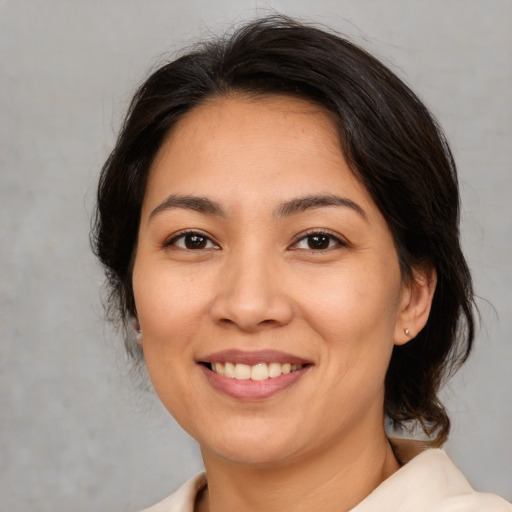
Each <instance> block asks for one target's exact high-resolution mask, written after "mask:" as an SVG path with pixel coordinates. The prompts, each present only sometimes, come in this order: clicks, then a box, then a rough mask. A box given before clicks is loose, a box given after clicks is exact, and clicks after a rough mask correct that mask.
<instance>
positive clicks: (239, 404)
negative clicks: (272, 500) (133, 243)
mask: <svg viewBox="0 0 512 512" xmlns="http://www.w3.org/2000/svg"><path fill="white" fill-rule="evenodd" d="M406 288H407V287H406V286H404V285H403V283H402V279H401V275H400V269H399V265H398V258H397V253H396V250H395V247H394V243H393V239H392V236H391V233H390V231H389V229H388V226H387V224H386V222H385V220H384V218H383V217H382V215H381V213H380V212H379V210H378V209H377V207H376V206H375V204H374V203H373V201H372V199H371V197H370V196H369V194H368V192H367V191H366V189H365V188H364V187H363V186H362V185H361V183H360V182H359V181H358V180H357V179H356V178H355V177H354V175H353V174H352V172H351V171H350V170H349V168H348V165H347V163H346V161H345V159H344V156H343V154H342V152H341V150H340V146H339V142H338V137H337V132H336V129H335V126H334V124H333V122H332V121H331V120H330V118H329V117H328V115H327V114H326V113H324V112H323V111H322V110H321V109H320V108H319V107H317V106H315V105H313V104H310V103H308V102H305V101H302V100H298V99H293V98H288V97H281V96H269V97H265V98H258V99H253V98H248V97H244V96H232V97H228V98H221V99H215V100H212V101H210V102H208V103H206V104H204V105H202V106H199V107H197V108H195V109H194V110H192V111H191V112H189V113H188V114H186V115H185V116H184V117H183V118H182V119H181V121H180V122H179V123H178V124H177V125H176V126H175V128H174V129H173V130H172V132H171V133H170V135H169V136H168V137H167V139H166V140H165V142H164V143H163V145H162V147H161V149H160V151H159V153H158V155H157V158H156V160H155V161H154V164H153V166H152V169H151V172H150V175H149V181H148V185H147V190H146V195H145V199H144V203H143V207H142V216H141V222H140V230H139V236H138V245H137V252H136V258H135V264H134V269H133V289H134V294H135V302H136V307H137V313H138V319H139V322H140V326H141V329H142V336H141V343H142V347H143V351H144V356H145V360H146V364H147V367H148V371H149V375H150V378H151V380H152V382H153V385H154V387H155V390H156V392H157V394H158V396H159V397H160V399H161V400H162V402H163V403H164V405H165V406H166V407H167V408H168V410H169V411H170V412H171V413H172V415H173V416H174V417H175V418H176V419H177V421H178V422H179V423H180V424H181V425H182V426H183V427H184V428H185V430H187V431H188V432H189V433H190V434H191V435H192V436H193V437H195V438H196V439H197V440H198V441H199V443H200V444H201V446H202V448H203V450H204V451H205V452H207V453H210V454H212V456H220V457H222V458H224V459H227V460H231V461H236V462H240V463H249V464H259V465H265V464H275V463H285V462H287V461H295V460H297V459H300V458H301V457H306V456H308V455H310V454H313V453H316V452H318V451H321V450H324V449H332V448H333V447H335V446H339V445H341V444H343V443H346V442H347V440H348V439H351V440H354V439H356V437H357V436H365V435H368V434H369V433H371V432H374V431H375V429H377V430H378V431H382V428H383V400H384V378H385V374H386V370H387V367H388V362H389V359H390V356H391V351H392V348H393V344H394V342H395V341H397V342H402V341H405V340H403V339H401V337H403V328H404V327H405V326H404V325H403V319H402V316H401V315H402V311H403V310H404V309H405V307H406V302H407V300H408V293H407V292H406ZM223 374H224V375H223ZM226 374H227V375H226ZM251 375H252V377H251V378H249V377H250V376H251ZM354 436H356V437H354Z"/></svg>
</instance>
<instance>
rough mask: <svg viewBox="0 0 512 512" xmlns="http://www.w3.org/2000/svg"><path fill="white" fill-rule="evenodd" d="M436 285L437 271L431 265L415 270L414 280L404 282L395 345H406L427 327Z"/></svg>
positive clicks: (396, 325)
mask: <svg viewBox="0 0 512 512" xmlns="http://www.w3.org/2000/svg"><path fill="white" fill-rule="evenodd" d="M436 283H437V274H436V270H435V268H434V267H432V266H431V265H424V266H422V267H420V268H416V269H414V270H413V275H412V278H411V279H410V280H409V281H408V282H404V284H403V287H402V296H401V297H400V309H399V312H398V317H397V321H396V324H395V339H394V340H395V345H404V344H405V343H407V342H408V341H410V340H411V339H413V338H415V337H416V336H417V335H418V333H419V332H420V331H421V330H422V329H423V327H425V324H426V323H427V320H428V316H429V314H430V308H431V306H432V299H433V298H434V292H435V289H436Z"/></svg>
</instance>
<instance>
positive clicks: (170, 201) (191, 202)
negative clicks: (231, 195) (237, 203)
mask: <svg viewBox="0 0 512 512" xmlns="http://www.w3.org/2000/svg"><path fill="white" fill-rule="evenodd" d="M173 208H182V209H184V210H192V211H195V212H199V213H205V214H208V215H218V216H221V217H224V216H225V213H224V210H223V209H222V207H221V205H220V204H219V203H217V202H215V201H212V200H211V199H208V198H207V197H200V196H180V195H177V194H171V195H170V196H169V197H168V198H167V199H166V200H165V201H164V202H163V203H160V204H159V205H158V206H157V207H156V208H155V209H154V210H153V211H152V212H151V213H150V214H149V218H150V219H151V218H153V217H154V216H155V215H158V214H159V213H162V212H164V211H166V210H172V209H173Z"/></svg>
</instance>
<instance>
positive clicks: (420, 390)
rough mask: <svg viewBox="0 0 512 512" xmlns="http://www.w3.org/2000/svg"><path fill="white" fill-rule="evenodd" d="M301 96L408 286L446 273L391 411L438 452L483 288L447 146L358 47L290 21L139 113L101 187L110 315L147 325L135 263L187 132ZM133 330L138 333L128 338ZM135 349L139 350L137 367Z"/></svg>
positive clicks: (199, 63) (178, 67) (275, 22)
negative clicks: (176, 145) (168, 148)
mask: <svg viewBox="0 0 512 512" xmlns="http://www.w3.org/2000/svg"><path fill="white" fill-rule="evenodd" d="M237 92H239V93H243V94H249V95H258V94H288V95H293V96H298V97H301V98H304V99H307V100H310V101H312V102H315V103H316V104H319V105H321V106H323V107H324V108H325V109H326V110H327V111H328V112H329V113H330V114H331V115H332V117H333V119H334V120H335V122H336V125H337V128H338V131H339V137H340V143H341V148H342V150H343V152H344V155H345V157H346V159H347V161H348V162H349V165H350V166H351V169H352V171H353V172H354V174H355V175H356V176H357V177H358V179H359V180H360V181H361V182H362V183H363V184H364V185H365V186H366V188H367V189H368V191H369V192H370V194H371V196H372V198H373V200H374V201H375V203H376V205H377V206H378V208H379V209H380V211H381V212H382V214H383V216H384V217H385V219H386V220H387V223H388V225H389V227H390V229H391V231H392V234H393V237H394V241H395V244H396V248H397V253H398V258H399V262H400V267H401V270H402V275H403V277H404V279H411V278H412V275H413V270H414V268H415V267H417V266H419V265H424V264H428V265H433V266H434V267H435V269H436V271H437V288H436V292H435V295H434V299H433V305H432V310H431V313H430V317H429V320H428V322H427V325H426V327H425V328H424V329H423V330H422V331H421V332H420V333H419V334H418V335H417V336H416V338H415V339H414V340H411V341H410V342H409V343H406V344H405V345H403V346H397V347H395V348H394V351H393V355H392V358H391V362H390V366H389V369H388V373H387V377H386V397H385V412H386V415H387V416H388V418H389V419H390V420H391V422H392V423H393V424H394V426H395V427H400V426H404V425H407V424H408V423H409V422H412V423H419V424H420V425H421V426H422V428H423V430H424V431H425V432H426V433H427V434H428V435H429V436H430V438H431V442H432V444H441V443H442V442H443V441H444V440H445V439H446V437H447V435H448V432H449V427H450V421H449V418H448V415H447V413H446V411H445V409H444V407H443V405H442V404H441V403H440V401H439V399H438V392H439V389H440V386H441V384H442V383H443V381H444V378H445V377H447V376H449V375H450V374H451V373H452V371H454V370H455V369H456V368H457V367H458V366H459V365H460V364H461V363H462V362H463V361H464V360H465V359H466V358H467V356H468V355H469V352H470V349H471V345H472V342H473V337H474V318H473V294H472V285H471V276H470V273H469V270H468V267H467V264H466V261H465V259H464V256H463V255H462V252H461V249H460V243H459V193H458V184H457V175H456V169H455V164H454V161H453V158H452V155H451V152H450V149H449V147H448V144H447V142H446V140H445V137H444V135H443V133H442V131H441V129H440V128H439V126H438V125H437V123H436V121H435V120H434V119H433V117H432V115H431V114H430V113H429V111H428V110H427V108H426V107H425V106H424V105H423V103H422V102H421V101H420V100H419V99H418V97H417V96H416V95H415V94H414V93H413V92H412V91H411V90H410V89H409V88H408V87H407V86H406V85H405V84H404V83H403V82H402V81H401V80H400V79H399V78H398V77H397V76H396V75H395V74H393V73H392V72H391V71H390V70H389V69H388V68H387V67H385V66H384V65H383V64H382V63H381V62H379V61H378V60H377V59H375V58H374V57H373V56H371V55H369V54H368V53H367V52H366V51H364V50H362V49H361V48H359V47H357V46H355V45H354V44H352V43H351V42H349V41H347V40H346V39H344V38H342V37H339V36H338V35H334V34H332V33H329V32H326V31H324V30H320V29H318V28H315V27H312V26H309V25H303V24H301V23H298V22H296V21H294V20H291V19H289V18H286V17H282V16H272V17H268V18H264V19H260V20H256V21H254V22H251V23H249V24H247V25H245V26H243V27H242V28H240V29H238V30H236V31H235V32H234V34H233V35H231V36H226V37H223V38H220V39H219V40H215V41H210V42H206V43H202V44H200V45H197V46H196V47H195V48H194V49H193V50H192V51H190V52H189V53H187V54H185V55H183V56H181V57H179V58H177V59H176V60H173V61H172V62H169V63H167V64H165V65H163V66H162V67H161V68H160V69H158V70H157V71H155V72H154V73H153V74H152V75H151V76H150V77H149V78H148V79H147V80H146V82H145V83H144V84H143V85H142V86H141V87H140V88H139V90H138V91H137V93H136V94H135V97H134V98H133V100H132V103H131V106H130V108H129V111H128V114H127V116H126V119H125V122H124V125H123V127H122V130H121V133H120V135H119V139H118V141H117V144H116V147H115V149H114V150H113V152H112V153H111V155H110V156H109V158H108V160H107V161H106V163H105V165H104V167H103V170H102V174H101V177H100V181H99V187H98V198H97V209H96V216H95V219H94V226H93V230H92V244H93V247H94V252H95V254H96V255H97V256H98V258H99V259H100V260H101V262H102V263H103V265H104V268H105V270H106V275H107V283H108V285H109V287H110V291H111V294H110V297H109V300H108V301H107V306H109V307H110V312H111V313H112V312H113V313H114V316H115V317H116V318H117V319H118V320H121V322H122V324H123V325H124V326H125V327H126V326H127V325H128V324H129V321H130V320H131V319H133V318H134V317H135V313H136V312H135V303H134V297H133V290H132V281H131V261H132V255H133V253H134V248H135V245H136V241H137V231H138V226H139V219H140V211H141V206H142V201H143V197H144V193H145V186H146V181H147V176H148V172H149V170H150V166H151V163H152V161H153V158H154V157H155V154H156V153H157V151H158V149H159V148H160V145H161V144H162V141H163V139H164V137H165V136H166V134H167V133H168V132H169V131H170V130H172V128H173V126H174V124H175V123H176V121H177V120H178V119H179V118H180V117H181V116H183V115H184V114H186V113H187V112H188V111H190V109H192V108H194V107H195V106H197V105H199V104H201V103H204V102H205V101H206V100H208V99H210V98H212V97H215V96H222V95H226V94H230V93H237ZM127 331H128V329H127V330H126V332H127ZM134 347H135V344H134V343H133V338H132V339H130V336H127V348H128V350H129V352H130V353H131V354H132V355H135V351H134Z"/></svg>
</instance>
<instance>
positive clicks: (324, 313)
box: [303, 265, 401, 343]
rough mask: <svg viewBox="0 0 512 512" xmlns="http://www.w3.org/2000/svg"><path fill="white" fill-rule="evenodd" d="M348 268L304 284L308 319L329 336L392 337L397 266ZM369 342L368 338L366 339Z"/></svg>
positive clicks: (398, 281) (397, 291)
mask: <svg viewBox="0 0 512 512" xmlns="http://www.w3.org/2000/svg"><path fill="white" fill-rule="evenodd" d="M395 266H396V268H394V267H393V265H390V266H387V267H386V266H385V265H378V266H376V268H371V267H370V268H368V267H366V268H361V269H354V268H351V271H350V272H345V271H340V272H338V273H331V274H329V275H328V276H325V278H322V276H316V277H317V278H316V279H313V280H311V281H310V282H307V283H304V286H303V288H304V290H305V293H303V297H304V298H303V305H304V308H303V309H304V311H306V312H308V313H307V314H308V321H309V322H311V323H314V324H315V325H316V326H317V328H318V329H321V330H322V331H324V333H326V334H328V335H329V338H332V337H333V336H334V337H336V336H341V337H343V338H346V339H357V338H358V339H359V341H360V343H363V342H364V340H365V339H366V338H367V337H370V338H372V337H373V336H372V333H373V334H374V335H375V337H376V338H378V339H381V340H382V336H385V335H386V334H388V335H389V336H391V337H392V335H393V333H394V325H395V322H396V319H397V315H398V307H399V301H400V293H401V278H400V272H399V269H398V266H397V265H395ZM369 341H370V340H369Z"/></svg>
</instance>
